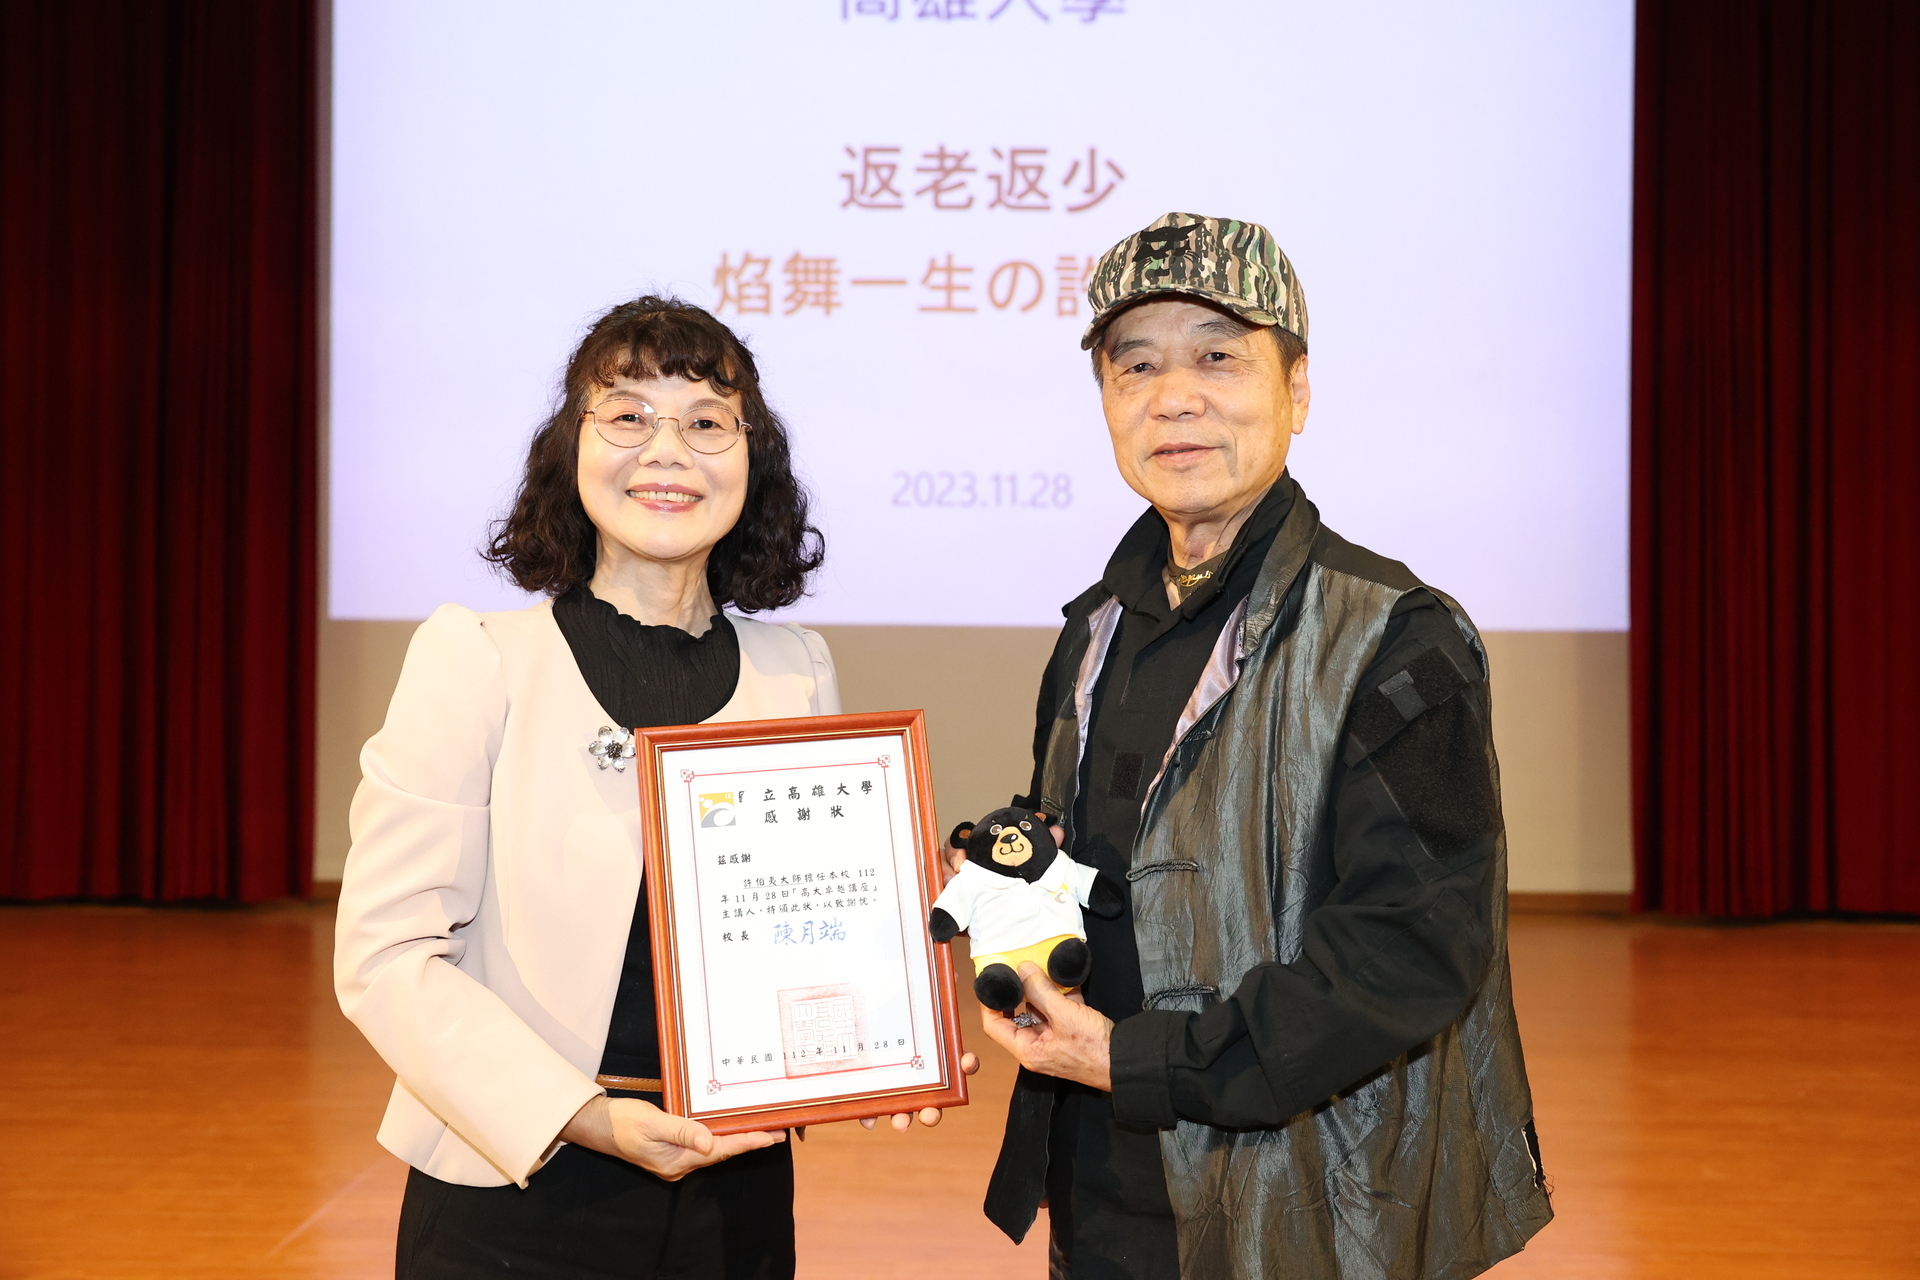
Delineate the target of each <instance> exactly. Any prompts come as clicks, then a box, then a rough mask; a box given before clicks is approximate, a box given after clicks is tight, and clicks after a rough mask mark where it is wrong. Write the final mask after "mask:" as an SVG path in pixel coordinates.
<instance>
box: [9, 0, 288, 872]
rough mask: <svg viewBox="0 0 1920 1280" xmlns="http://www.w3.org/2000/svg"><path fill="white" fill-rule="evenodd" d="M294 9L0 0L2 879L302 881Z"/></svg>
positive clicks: (238, 1) (219, 1)
mask: <svg viewBox="0 0 1920 1280" xmlns="http://www.w3.org/2000/svg"><path fill="white" fill-rule="evenodd" d="M315 21H316V15H315V11H314V7H313V5H312V4H311V3H307V2H298V0H279V2H277V3H272V4H256V3H251V2H250V0H198V2H189V0H24V2H22V3H9V4H6V5H0V897H6V898H13V899H45V898H65V897H85V898H126V899H141V900H147V901H161V902H173V901H187V900H207V899H215V900H225V901H232V902H255V901H259V900H262V899H267V898H278V897H285V896H287V895H289V894H296V895H297V894H304V893H306V892H307V890H308V887H309V886H308V877H309V860H310V852H311V847H312V841H311V838H310V829H311V826H312V813H311V810H312V774H313V753H312V741H313V706H312V703H313V695H312V688H313V664H314V628H315V617H314V600H315V592H314V587H315V543H314V527H315V492H316V486H315V475H316V469H317V466H318V456H317V451H316V430H315V385H316V384H315V375H316V368H315V355H314V353H315V334H316V331H315V315H316V312H315V287H316V278H315V271H314V262H315V252H314V251H315V217H316V208H317V206H316V171H315V164H314V161H315V145H316V144H315V119H316V114H315V103H316V98H315V93H316V85H317V74H316V62H315V51H316V48H317V44H316V26H315Z"/></svg>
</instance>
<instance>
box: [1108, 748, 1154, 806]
mask: <svg viewBox="0 0 1920 1280" xmlns="http://www.w3.org/2000/svg"><path fill="white" fill-rule="evenodd" d="M1146 764H1147V758H1146V757H1145V756H1143V755H1141V754H1140V753H1139V752H1138V751H1119V752H1115V753H1114V757H1113V772H1112V773H1111V774H1110V775H1108V777H1107V798H1108V799H1110V800H1138V799H1139V798H1140V774H1141V773H1142V772H1143V771H1144V770H1145V768H1146Z"/></svg>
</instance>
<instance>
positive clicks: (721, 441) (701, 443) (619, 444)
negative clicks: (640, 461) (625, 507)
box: [580, 398, 753, 453]
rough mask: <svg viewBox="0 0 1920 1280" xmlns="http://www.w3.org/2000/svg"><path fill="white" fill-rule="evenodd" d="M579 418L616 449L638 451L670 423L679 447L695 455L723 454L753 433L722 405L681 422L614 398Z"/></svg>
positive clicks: (636, 402)
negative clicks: (684, 447)
mask: <svg viewBox="0 0 1920 1280" xmlns="http://www.w3.org/2000/svg"><path fill="white" fill-rule="evenodd" d="M580 416H581V417H583V418H592V419H593V429H594V430H595V431H598V432H599V433H600V438H601V439H602V440H605V441H606V442H607V443H608V444H610V445H612V446H613V447H614V448H616V449H638V448H639V447H640V446H641V445H643V444H645V443H647V441H649V440H651V439H653V437H654V433H655V432H657V431H659V430H660V424H661V423H663V422H671V423H672V424H673V426H674V429H675V430H676V431H678V432H679V433H680V439H681V441H682V443H684V444H685V445H686V446H687V448H689V449H691V450H693V451H694V452H695V453H725V452H726V451H727V450H729V449H731V448H733V446H734V445H735V444H737V443H739V441H740V437H741V436H743V435H745V434H746V433H747V432H749V431H751V430H753V427H752V426H751V425H750V424H748V423H745V422H742V421H740V419H738V418H736V417H734V416H733V411H732V410H731V409H728V408H725V407H724V406H721V405H709V406H707V407H706V408H704V409H700V410H698V411H697V412H696V413H693V414H689V415H687V416H686V417H684V418H663V417H661V416H660V415H659V414H657V413H655V412H654V411H653V406H652V405H650V404H648V403H647V402H646V401H644V400H627V399H620V398H615V399H612V400H606V401H603V402H601V403H600V404H599V405H596V406H595V407H594V408H592V409H589V410H587V411H586V412H585V413H583V414H581V415H580Z"/></svg>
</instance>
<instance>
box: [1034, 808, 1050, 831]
mask: <svg viewBox="0 0 1920 1280" xmlns="http://www.w3.org/2000/svg"><path fill="white" fill-rule="evenodd" d="M1033 820H1034V821H1035V822H1037V823H1039V824H1040V825H1041V826H1043V827H1044V826H1049V825H1051V824H1052V822H1053V819H1052V818H1049V817H1048V816H1047V815H1046V814H1044V813H1041V812H1040V811H1039V810H1037V809H1036V810H1035V811H1034V814H1033Z"/></svg>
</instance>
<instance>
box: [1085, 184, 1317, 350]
mask: <svg viewBox="0 0 1920 1280" xmlns="http://www.w3.org/2000/svg"><path fill="white" fill-rule="evenodd" d="M1156 293H1185V294H1191V295H1192V296H1194V297H1196V298H1201V299H1204V300H1205V301H1207V302H1211V303H1214V304H1215V305H1216V306H1221V307H1224V308H1226V309H1227V310H1228V311H1231V312H1232V313H1233V314H1235V315H1237V316H1239V317H1240V318H1241V319H1242V320H1245V321H1246V322H1247V323H1248V324H1257V325H1260V326H1262V327H1265V326H1269V325H1278V326H1279V327H1280V328H1282V329H1285V330H1287V331H1288V332H1289V333H1291V334H1293V335H1294V336H1295V337H1297V338H1299V339H1300V341H1301V342H1302V343H1305V342H1306V340H1307V296H1306V294H1304V293H1302V292H1301V290H1300V277H1299V276H1297V275H1295V274H1294V272H1293V264H1292V263H1291V262H1288V261H1287V255H1286V254H1284V253H1282V252H1280V246H1279V245H1277V244H1275V243H1274V241H1273V235H1272V233H1270V232H1269V231H1268V230H1267V229H1266V228H1265V227H1263V226H1261V225H1260V224H1259V223H1257V222H1236V221H1234V220H1233V219H1231V218H1203V217H1201V216H1200V215H1199V214H1195V213H1169V214H1165V215H1163V216H1162V217H1160V218H1158V219H1156V220H1155V221H1154V223H1153V225H1152V226H1150V227H1148V228H1147V229H1146V230H1144V231H1136V232H1134V233H1133V234H1132V235H1130V236H1128V237H1127V238H1126V239H1125V240H1122V241H1121V242H1120V243H1119V244H1117V245H1115V246H1113V248H1111V249H1109V250H1107V251H1106V252H1105V253H1104V254H1102V255H1101V256H1100V265H1099V266H1097V267H1095V268H1094V269H1093V275H1092V277H1091V278H1089V279H1088V281H1087V303H1088V305H1089V306H1090V307H1092V309H1093V323H1092V324H1089V325H1088V326H1087V331H1086V333H1085V334H1084V335H1083V336H1082V337H1081V339H1080V346H1081V347H1082V348H1083V349H1084V348H1087V347H1091V346H1092V345H1093V344H1094V340H1095V339H1096V337H1097V336H1098V335H1099V333H1100V330H1101V327H1102V326H1104V325H1105V324H1106V323H1107V321H1108V320H1110V319H1112V318H1113V313H1114V312H1115V311H1117V310H1118V309H1120V308H1121V307H1124V306H1126V305H1127V304H1128V303H1130V302H1134V301H1137V300H1138V299H1140V298H1144V297H1147V296H1149V295H1151V294H1156Z"/></svg>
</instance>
